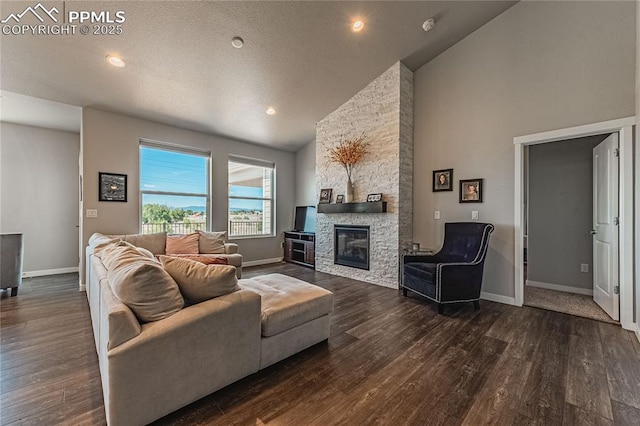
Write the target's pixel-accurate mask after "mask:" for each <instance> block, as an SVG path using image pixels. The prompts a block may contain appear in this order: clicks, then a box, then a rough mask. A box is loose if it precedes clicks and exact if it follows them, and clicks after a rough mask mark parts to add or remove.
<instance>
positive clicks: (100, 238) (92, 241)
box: [89, 232, 120, 257]
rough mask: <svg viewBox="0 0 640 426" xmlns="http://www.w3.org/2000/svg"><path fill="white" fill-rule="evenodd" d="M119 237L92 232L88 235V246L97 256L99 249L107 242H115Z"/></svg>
mask: <svg viewBox="0 0 640 426" xmlns="http://www.w3.org/2000/svg"><path fill="white" fill-rule="evenodd" d="M118 241H120V238H115V237H112V236H109V235H104V234H101V233H99V232H96V233H94V234H93V235H91V237H89V247H91V248H92V249H93V253H94V254H95V255H96V256H98V257H100V256H99V253H100V251H101V250H102V249H103V248H105V247H106V246H108V245H109V244H113V243H117V242H118Z"/></svg>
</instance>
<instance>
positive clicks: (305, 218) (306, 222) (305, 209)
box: [293, 206, 316, 233]
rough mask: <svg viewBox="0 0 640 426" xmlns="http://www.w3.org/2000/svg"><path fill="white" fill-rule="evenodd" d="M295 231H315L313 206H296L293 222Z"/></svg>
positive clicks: (314, 210) (314, 209)
mask: <svg viewBox="0 0 640 426" xmlns="http://www.w3.org/2000/svg"><path fill="white" fill-rule="evenodd" d="M293 230H294V231H296V232H311V233H314V232H316V208H315V207H314V206H297V207H296V221H295V223H294V224H293Z"/></svg>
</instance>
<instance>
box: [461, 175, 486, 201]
mask: <svg viewBox="0 0 640 426" xmlns="http://www.w3.org/2000/svg"><path fill="white" fill-rule="evenodd" d="M482 181H483V179H464V180H462V179H461V180H460V202H461V203H481V202H482V191H483V188H482Z"/></svg>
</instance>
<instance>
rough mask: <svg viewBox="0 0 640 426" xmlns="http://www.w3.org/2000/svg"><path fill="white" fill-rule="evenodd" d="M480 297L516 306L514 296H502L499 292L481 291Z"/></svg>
mask: <svg viewBox="0 0 640 426" xmlns="http://www.w3.org/2000/svg"><path fill="white" fill-rule="evenodd" d="M480 299H483V300H489V301H491V302H498V303H504V304H505V305H513V306H517V305H516V298H515V297H509V296H503V295H501V294H494V293H487V292H485V291H483V292H481V293H480Z"/></svg>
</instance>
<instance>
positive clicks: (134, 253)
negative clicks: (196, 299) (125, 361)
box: [102, 242, 184, 322]
mask: <svg viewBox="0 0 640 426" xmlns="http://www.w3.org/2000/svg"><path fill="white" fill-rule="evenodd" d="M102 263H104V265H105V267H106V268H107V278H108V279H109V284H110V285H111V290H112V291H113V294H115V296H116V297H117V298H118V299H120V301H122V303H124V304H125V305H127V306H128V307H129V309H131V310H132V311H133V313H134V314H135V315H136V317H138V320H139V321H140V322H151V321H158V320H161V319H163V318H166V317H168V316H171V315H173V314H175V313H176V312H178V311H179V310H180V309H182V307H183V306H184V299H183V298H182V295H181V294H180V289H179V288H178V285H177V284H176V282H175V281H174V280H173V278H171V276H170V275H169V274H168V273H167V271H165V270H164V269H163V268H162V266H161V265H160V264H159V263H157V262H155V261H153V260H151V259H149V258H148V257H147V256H145V255H143V254H140V252H139V251H138V250H137V248H136V247H132V246H131V245H130V244H127V243H126V242H120V243H115V244H113V245H111V246H109V247H107V248H105V249H104V250H102Z"/></svg>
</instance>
